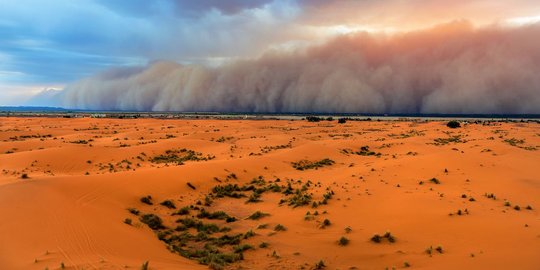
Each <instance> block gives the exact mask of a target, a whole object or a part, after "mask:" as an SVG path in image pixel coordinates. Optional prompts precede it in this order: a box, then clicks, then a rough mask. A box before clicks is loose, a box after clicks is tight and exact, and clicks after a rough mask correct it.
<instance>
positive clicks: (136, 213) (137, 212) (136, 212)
mask: <svg viewBox="0 0 540 270" xmlns="http://www.w3.org/2000/svg"><path fill="white" fill-rule="evenodd" d="M128 211H129V212H130V213H132V214H134V215H136V216H138V215H139V213H140V211H139V210H137V209H135V208H128Z"/></svg>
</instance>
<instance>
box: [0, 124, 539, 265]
mask: <svg viewBox="0 0 540 270" xmlns="http://www.w3.org/2000/svg"><path fill="white" fill-rule="evenodd" d="M364 146H367V148H362V147H364ZM180 149H185V150H183V151H181V150H180ZM168 150H172V152H167V151H168ZM191 151H193V152H191ZM539 151H540V125H539V124H538V123H535V122H525V123H510V122H508V123H503V122H484V123H476V124H475V123H469V124H464V125H463V126H462V127H461V128H458V129H450V128H448V127H446V122H438V121H432V122H425V121H414V122H413V121H380V122H378V121H348V122H347V123H345V124H338V123H337V121H332V122H329V121H322V122H318V123H309V122H306V121H286V120H279V121H270V120H260V121H253V120H245V121H240V120H154V119H135V120H126V119H123V120H120V119H118V120H116V119H90V118H82V119H57V118H1V119H0V170H1V173H0V216H2V222H0V269H46V268H48V269H61V267H62V265H64V268H65V269H124V268H127V269H141V266H142V265H143V263H144V262H149V269H208V266H206V265H203V264H200V263H199V262H198V261H197V260H196V259H195V258H194V257H193V258H192V259H189V258H186V257H183V256H181V255H180V254H177V253H175V252H172V251H171V250H169V249H173V248H174V247H177V248H178V249H181V250H189V251H190V252H191V251H194V250H195V249H198V250H204V247H203V246H204V244H205V243H206V244H212V245H215V241H216V240H215V239H214V240H212V239H213V238H212V237H214V238H219V237H220V236H222V235H234V234H238V233H242V237H241V239H240V240H239V243H236V244H234V245H226V244H225V245H223V246H217V245H216V246H214V248H217V249H218V250H220V251H221V252H222V253H232V254H236V255H239V254H242V256H241V257H242V259H241V260H238V261H236V262H233V263H230V264H226V265H224V267H225V268H232V269H237V268H242V269H316V267H318V266H319V267H322V265H321V264H319V265H317V264H318V263H319V262H321V261H322V262H323V263H324V265H325V267H326V269H385V268H388V269H392V267H395V268H397V269H400V268H406V267H410V268H413V269H540V258H539V257H538V254H540V215H539V210H538V209H539V208H540V178H539V174H538V171H537V167H538V164H540V154H539V153H540V152H539ZM175 155H176V156H175ZM178 157H180V158H182V157H189V158H186V160H184V161H183V162H181V163H182V164H177V161H178V160H177V159H175V158H178ZM325 159H329V160H330V161H333V162H328V163H325V162H321V163H320V164H319V163H316V162H317V161H323V160H325ZM162 161H168V162H162ZM300 161H307V163H306V162H304V163H302V162H301V165H302V166H306V167H305V169H304V170H298V169H295V168H294V167H293V163H295V162H300ZM309 162H311V163H309ZM317 165H321V166H320V167H317V168H309V166H315V167H316V166H317ZM253 179H255V180H256V181H253ZM261 179H263V180H264V181H262V180H261ZM277 179H279V181H276V180H277ZM298 181H300V182H298ZM308 182H309V184H308ZM188 183H189V185H188ZM250 183H252V184H251V185H253V187H251V189H250V188H249V185H250ZM288 183H291V187H292V190H293V191H292V194H290V195H287V194H286V192H285V190H286V189H287V186H288ZM228 184H231V185H234V184H237V185H238V186H239V187H246V189H245V190H244V191H240V192H239V193H242V194H244V195H245V196H246V197H242V198H231V197H228V196H224V197H219V196H218V195H217V193H215V192H213V188H214V187H216V186H218V185H221V186H225V185H228ZM190 185H191V186H192V187H194V188H195V189H193V188H192V187H190ZM276 186H277V189H279V192H277V191H276V192H274V191H272V188H276ZM304 186H305V187H304ZM253 188H254V189H255V190H257V189H261V191H260V192H261V193H260V197H259V198H258V200H261V201H259V202H251V203H247V202H246V201H248V200H249V199H250V196H252V195H253V194H254V193H256V192H255V191H253ZM302 188H303V189H302ZM329 193H333V195H327V196H328V198H327V199H324V198H325V197H324V196H325V194H329ZM297 194H299V195H306V196H307V197H309V199H306V200H305V202H307V203H306V205H303V202H304V201H296V200H293V199H292V198H294V197H295V196H296V195H297ZM491 194H493V195H494V196H491ZM148 195H150V196H151V198H152V202H153V205H147V204H144V203H142V202H141V200H140V199H141V198H142V197H145V196H148ZM206 197H208V200H210V201H211V202H209V203H207V204H208V206H205V205H204V204H205V203H206V201H205V198H206ZM493 197H494V198H493ZM256 199H257V198H255V201H256ZM165 200H170V201H172V202H173V204H174V205H175V206H176V209H170V208H167V207H165V206H163V205H160V202H163V201H165ZM280 200H284V201H283V202H282V203H280ZM198 201H201V204H200V205H197V202H198ZM322 201H325V203H326V204H323V203H321V202H322ZM313 202H316V203H317V207H316V208H315V207H313ZM184 206H188V207H189V206H191V208H190V210H189V212H190V213H189V214H187V215H180V214H177V215H172V214H173V213H176V212H177V211H178V210H179V209H180V208H182V207H184ZM517 206H519V208H518V207H517ZM528 206H530V208H531V209H527V208H528ZM128 208H133V209H137V210H138V211H139V212H140V213H139V214H138V215H134V214H133V213H130V212H129V211H128V210H127V209H128ZM202 208H204V209H205V211H207V212H208V213H213V212H216V211H224V212H225V213H226V214H227V215H228V216H230V217H235V218H236V221H234V222H226V221H225V220H220V219H209V218H208V217H204V216H200V217H199V218H197V217H196V216H197V215H199V214H200V213H201V209H202ZM197 209H198V210H197ZM256 211H261V212H262V213H267V214H269V216H264V217H262V218H260V219H258V220H251V219H247V218H248V217H249V216H250V215H252V214H253V213H255V212H256ZM308 211H309V214H307V212H308ZM315 212H317V214H315ZM144 214H155V215H157V216H159V217H160V218H161V219H162V220H163V225H164V226H165V227H167V228H170V229H171V230H170V231H169V230H168V229H156V230H152V229H151V228H149V226H147V225H146V224H144V222H142V217H143V215H144ZM188 216H193V219H195V220H201V221H202V222H204V224H216V225H217V226H218V227H219V228H221V229H222V228H224V227H229V228H230V231H229V232H226V231H221V232H209V233H208V234H207V235H199V236H198V237H199V238H198V239H199V240H193V239H191V238H190V239H187V238H186V239H184V240H185V242H184V244H185V245H184V246H182V245H180V244H179V242H177V241H176V240H171V239H172V238H171V237H172V236H178V237H181V236H180V235H182V233H186V232H188V233H190V234H191V235H192V236H193V237H195V236H196V235H197V233H198V232H197V231H196V230H195V229H194V228H183V229H182V228H178V227H177V226H178V225H179V224H181V222H177V220H179V219H187V218H188ZM126 219H130V220H131V224H126V223H125V221H126ZM325 219H327V220H328V222H327V223H329V224H327V225H325ZM128 223H129V222H128ZM261 224H266V226H260V225H261ZM278 224H281V225H283V226H284V227H285V228H286V230H284V231H279V230H277V231H276V230H275V227H276V225H278ZM167 231H169V232H168V233H164V232H167ZM386 232H390V233H391V235H392V236H393V237H394V238H393V239H394V240H395V241H394V242H390V241H388V239H386V238H384V237H383V238H382V239H381V242H380V243H376V242H374V241H372V240H371V239H372V237H373V236H374V235H375V234H379V235H381V236H383V235H384V234H385V233H386ZM199 233H200V232H199ZM251 233H253V234H254V235H251ZM158 234H160V235H161V236H160V237H161V238H162V240H164V241H160V239H158ZM246 234H248V236H246ZM184 236H185V234H184ZM182 237H183V236H182ZM203 237H205V238H204V239H203ZM341 237H344V238H346V239H347V240H349V241H348V243H345V242H347V241H345V240H344V241H343V244H345V245H340V244H339V243H338V240H339V239H340V238H341ZM165 241H169V244H167V243H166V242H165ZM263 242H264V243H266V244H265V245H266V247H265V245H262V246H261V243H263ZM246 244H249V245H250V247H251V248H250V247H247V246H242V245H246ZM234 247H236V248H237V251H238V249H241V248H242V247H243V248H246V249H247V250H245V251H241V250H240V251H238V252H237V253H234V251H233V248H234ZM430 247H432V248H431V249H430ZM437 247H440V249H437ZM428 250H429V251H428ZM429 252H431V254H429ZM184 255H185V254H184ZM214 267H218V266H217V265H214ZM319 269H322V268H319Z"/></svg>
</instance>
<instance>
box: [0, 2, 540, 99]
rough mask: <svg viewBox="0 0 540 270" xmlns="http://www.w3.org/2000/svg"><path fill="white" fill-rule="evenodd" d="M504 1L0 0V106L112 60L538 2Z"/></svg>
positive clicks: (234, 54)
mask: <svg viewBox="0 0 540 270" xmlns="http://www.w3.org/2000/svg"><path fill="white" fill-rule="evenodd" d="M404 2H407V3H406V4H404ZM494 2H495V3H494ZM497 2H499V3H497ZM502 2H503V1H487V0H476V1H464V0H455V1H449V0H440V1H427V2H426V1H425V0H411V1H398V0H381V1H374V0H365V1H323V0H229V1H225V0H197V1H188V0H176V1H174V0H154V1H148V0H46V1H44V0H0V105H15V104H21V103H23V102H24V100H25V99H26V98H28V97H29V96H30V95H32V94H35V93H37V92H38V91H41V90H43V89H47V88H56V89H62V88H63V87H64V86H66V85H67V84H69V83H71V82H74V81H77V80H80V79H82V78H85V77H88V76H90V75H92V74H95V73H96V72H99V71H103V70H106V69H108V68H111V67H122V66H144V65H146V64H148V63H149V62H152V61H156V60H169V61H175V62H178V63H183V64H189V63H195V64H203V65H210V66H212V65H219V64H220V63H222V62H224V61H229V60H231V59H239V58H240V59H241V58H253V57H257V56H259V55H261V54H262V53H264V52H265V51H267V50H270V49H290V48H297V47H299V46H302V45H305V44H313V43H317V42H320V41H321V40H324V39H325V38H328V37H331V36H334V35H337V34H342V33H348V32H350V31H386V32H392V31H400V30H407V29H414V28H420V27H422V26H424V25H431V24H435V23H438V22H442V21H448V20H452V19H461V18H465V19H469V20H473V21H475V22H478V23H491V22H495V21H500V20H506V19H514V18H534V16H536V15H538V14H540V7H539V5H538V4H536V3H535V1H531V0H517V1H512V3H507V4H504V3H502ZM504 2H509V1H504ZM449 3H451V4H449ZM418 7H424V8H423V9H418ZM418 10H420V11H418Z"/></svg>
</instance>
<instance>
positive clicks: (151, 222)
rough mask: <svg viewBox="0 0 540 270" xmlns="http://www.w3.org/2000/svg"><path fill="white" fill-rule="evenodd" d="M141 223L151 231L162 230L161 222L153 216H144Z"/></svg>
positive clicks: (157, 217)
mask: <svg viewBox="0 0 540 270" xmlns="http://www.w3.org/2000/svg"><path fill="white" fill-rule="evenodd" d="M141 222H142V223H144V224H146V225H148V227H150V229H152V230H160V229H164V228H165V226H163V221H162V220H161V218H160V217H159V216H157V215H154V214H144V215H142V216H141Z"/></svg>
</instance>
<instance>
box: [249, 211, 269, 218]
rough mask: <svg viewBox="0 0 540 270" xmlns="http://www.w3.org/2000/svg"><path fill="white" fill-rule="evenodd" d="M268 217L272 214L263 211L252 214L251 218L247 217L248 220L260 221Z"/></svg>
mask: <svg viewBox="0 0 540 270" xmlns="http://www.w3.org/2000/svg"><path fill="white" fill-rule="evenodd" d="M267 216H270V214H268V213H263V212H261V211H257V212H255V213H253V214H251V215H250V216H249V217H247V219H251V220H259V219H261V218H263V217H267Z"/></svg>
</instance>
